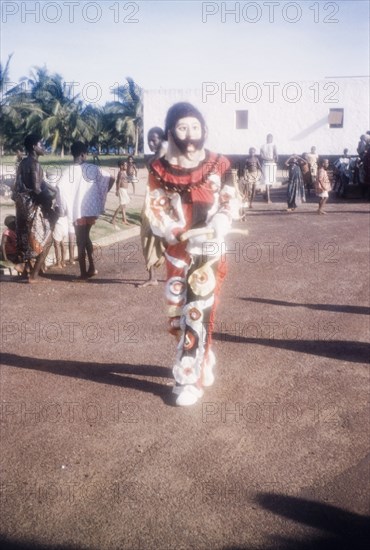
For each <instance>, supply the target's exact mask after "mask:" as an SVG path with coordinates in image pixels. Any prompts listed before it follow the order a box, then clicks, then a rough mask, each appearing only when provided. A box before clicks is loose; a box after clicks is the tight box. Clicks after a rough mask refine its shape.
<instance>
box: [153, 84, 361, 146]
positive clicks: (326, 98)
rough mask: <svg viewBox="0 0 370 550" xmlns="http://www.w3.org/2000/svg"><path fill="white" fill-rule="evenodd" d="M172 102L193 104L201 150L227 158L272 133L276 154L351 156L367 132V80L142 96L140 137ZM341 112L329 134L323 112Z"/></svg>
mask: <svg viewBox="0 0 370 550" xmlns="http://www.w3.org/2000/svg"><path fill="white" fill-rule="evenodd" d="M178 101H189V102H190V103H193V104H194V105H195V106H196V107H197V108H198V109H199V110H200V111H201V112H202V113H203V115H204V117H205V119H206V122H207V126H208V130H209V131H208V138H207V142H206V147H207V148H209V149H211V150H214V151H217V152H221V153H224V154H229V155H245V154H246V153H247V152H248V149H249V148H250V147H255V148H256V149H257V151H258V152H259V149H260V147H261V145H262V143H264V142H265V138H266V134H267V133H272V134H273V136H274V141H275V143H276V145H277V148H278V153H279V154H282V155H290V154H292V153H297V154H301V153H303V152H304V151H308V150H309V149H310V148H311V146H312V145H315V146H316V148H317V151H318V153H319V154H320V155H337V154H340V153H341V152H342V151H343V149H344V148H348V149H349V151H350V154H356V148H357V144H358V141H359V137H360V135H361V134H364V133H365V132H366V131H367V130H369V129H370V122H369V79H368V78H338V79H336V80H335V79H326V80H321V81H316V82H314V81H306V82H303V81H301V82H291V83H289V82H284V83H271V82H270V83H268V82H265V83H263V82H251V81H250V82H248V81H246V82H239V83H233V84H229V83H222V82H218V83H216V82H209V83H203V87H202V89H200V90H191V89H189V90H146V91H145V93H144V132H145V134H144V135H145V147H146V148H145V152H146V153H149V149H148V147H147V144H146V134H147V131H148V130H149V128H151V127H152V126H161V127H163V126H164V120H165V116H166V112H167V110H168V108H169V107H170V106H171V105H173V104H174V103H176V102H178ZM339 108H342V109H343V110H344V117H343V128H330V127H329V124H328V115H329V109H339ZM236 110H247V111H248V129H236V127H235V117H236V115H235V111H236Z"/></svg>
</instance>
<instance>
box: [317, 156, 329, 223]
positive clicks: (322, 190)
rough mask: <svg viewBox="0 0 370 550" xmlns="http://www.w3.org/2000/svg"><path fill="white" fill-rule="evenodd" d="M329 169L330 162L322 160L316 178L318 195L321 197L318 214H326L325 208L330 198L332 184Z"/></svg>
mask: <svg viewBox="0 0 370 550" xmlns="http://www.w3.org/2000/svg"><path fill="white" fill-rule="evenodd" d="M328 168H329V160H328V159H321V160H320V161H319V170H318V172H317V176H316V194H317V196H318V197H319V208H318V211H317V213H318V214H326V212H325V211H324V210H323V208H324V206H325V204H326V201H327V200H328V198H329V191H330V190H331V183H330V180H329V176H328V172H327V170H328Z"/></svg>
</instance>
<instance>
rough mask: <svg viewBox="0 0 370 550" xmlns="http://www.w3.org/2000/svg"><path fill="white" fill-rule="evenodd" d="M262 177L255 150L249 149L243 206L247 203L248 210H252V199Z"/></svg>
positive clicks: (245, 170)
mask: <svg viewBox="0 0 370 550" xmlns="http://www.w3.org/2000/svg"><path fill="white" fill-rule="evenodd" d="M261 176H262V167H261V164H260V162H259V160H258V157H257V155H256V149H254V147H251V148H250V149H249V157H247V158H246V161H245V167H244V189H243V205H244V204H245V203H246V202H247V201H248V202H249V208H253V199H254V197H255V195H256V187H257V185H258V184H259V182H260V180H261ZM245 214H246V212H245V208H244V207H243V214H242V220H245Z"/></svg>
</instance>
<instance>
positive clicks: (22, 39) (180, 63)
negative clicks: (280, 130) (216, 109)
mask: <svg viewBox="0 0 370 550" xmlns="http://www.w3.org/2000/svg"><path fill="white" fill-rule="evenodd" d="M10 54H13V57H12V59H11V63H10V79H11V81H12V82H14V83H16V82H18V81H19V79H20V78H21V77H28V76H29V75H30V71H31V70H32V67H34V66H40V67H42V66H44V65H46V67H47V68H48V70H49V71H50V72H51V73H54V72H57V73H60V74H61V75H62V76H63V78H64V79H65V80H66V81H67V82H74V91H75V92H76V93H79V94H80V97H82V99H84V100H85V101H86V102H87V103H104V102H105V101H111V100H113V99H114V95H113V94H112V89H113V88H114V87H115V86H116V85H117V83H119V84H124V83H125V82H126V81H125V77H126V76H131V77H132V78H134V80H135V81H136V82H137V83H138V84H139V85H140V86H142V87H143V88H144V89H149V90H150V89H161V88H162V89H167V88H179V89H190V88H192V89H194V88H202V85H203V83H205V82H211V83H216V85H220V83H221V82H225V83H226V84H227V85H228V86H230V87H232V86H233V85H234V84H235V82H240V83H241V84H245V83H248V82H259V81H261V82H263V81H277V82H284V83H286V82H290V81H296V80H318V79H323V78H324V77H326V76H329V77H341V76H366V75H368V74H369V2H368V1H367V0H360V1H357V0H351V1H350V2H348V1H338V0H337V1H336V2H327V1H322V0H319V1H314V0H308V1H291V2H289V1H282V2H279V1H274V0H271V1H268V0H262V1H254V2H253V1H246V2H242V1H239V2H199V1H197V0H194V1H192V0H187V1H174V0H168V1H159V2H157V1H153V0H152V1H143V2H141V1H136V2H125V1H113V0H108V1H95V2H93V1H78V0H74V1H73V0H69V1H68V0H62V1H39V2H33V1H26V2H20V1H5V0H3V1H2V2H1V62H2V63H3V64H4V63H5V62H6V60H7V58H8V56H9V55H10Z"/></svg>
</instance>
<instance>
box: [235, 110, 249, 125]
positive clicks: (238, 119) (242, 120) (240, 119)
mask: <svg viewBox="0 0 370 550" xmlns="http://www.w3.org/2000/svg"><path fill="white" fill-rule="evenodd" d="M235 128H236V129H237V130H246V129H247V128H248V111H235Z"/></svg>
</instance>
